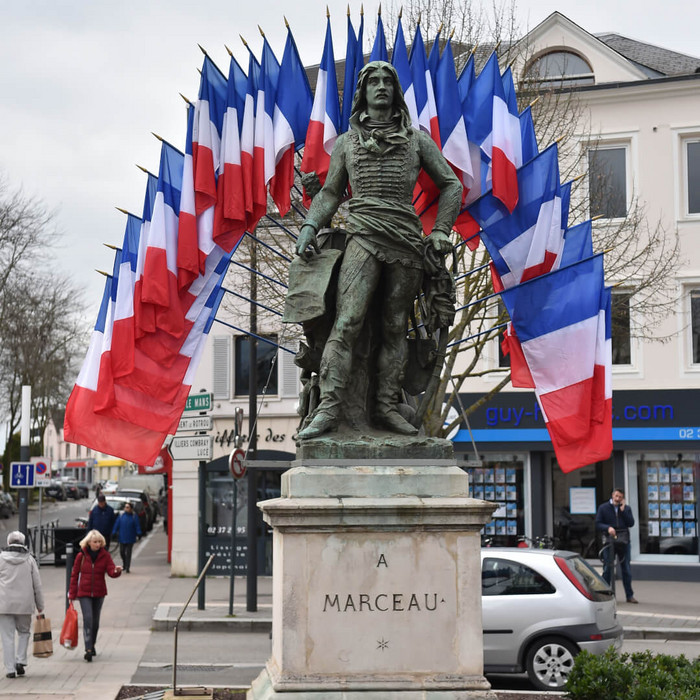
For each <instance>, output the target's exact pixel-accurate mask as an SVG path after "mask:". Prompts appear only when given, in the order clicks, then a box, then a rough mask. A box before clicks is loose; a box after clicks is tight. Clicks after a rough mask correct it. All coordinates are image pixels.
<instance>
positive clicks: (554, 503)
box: [454, 390, 700, 580]
mask: <svg viewBox="0 0 700 700" xmlns="http://www.w3.org/2000/svg"><path fill="white" fill-rule="evenodd" d="M478 398H480V397H479V396H478V395H475V394H465V395H463V396H462V401H463V404H464V405H465V406H468V405H470V404H471V403H472V402H473V401H475V400H477V399H478ZM469 423H470V427H471V433H470V431H469V430H467V429H466V426H463V427H462V429H461V430H460V431H459V432H458V433H457V435H456V436H455V437H454V444H455V451H456V454H457V456H458V459H460V461H462V463H463V464H464V466H465V469H466V470H467V471H468V472H469V473H470V475H471V477H472V478H471V485H470V490H471V493H472V495H473V496H475V497H477V498H485V499H486V500H494V501H496V502H497V503H499V508H498V510H497V511H496V512H495V514H494V518H493V520H492V521H491V522H490V523H489V524H488V525H487V526H486V527H485V528H484V538H488V540H489V543H490V544H491V545H492V546H513V545H516V544H517V543H518V540H519V538H521V537H523V536H527V537H535V536H538V535H545V534H547V535H551V536H553V537H554V538H555V541H556V545H557V546H558V547H562V548H566V549H572V550H574V551H578V552H580V553H582V554H583V555H584V556H586V557H587V558H591V559H595V558H596V557H597V552H598V548H599V541H598V540H597V538H596V532H595V512H596V510H597V507H598V506H599V505H600V504H601V503H602V502H604V501H605V500H607V499H608V498H609V497H610V493H611V492H612V489H613V488H614V487H618V486H619V487H622V488H624V489H625V492H626V495H627V502H628V503H629V504H630V506H631V507H632V510H633V513H634V515H635V518H636V526H635V527H634V528H633V530H632V533H631V534H632V562H633V573H634V575H635V576H637V577H638V578H643V577H646V578H652V577H653V578H671V577H672V578H676V579H685V580H700V558H699V556H698V523H697V496H698V487H699V485H700V404H699V402H698V392H697V391H695V390H666V391H618V392H615V393H614V395H613V441H614V451H613V454H612V455H611V457H610V459H608V460H607V461H605V462H599V463H597V464H593V465H590V466H587V467H583V468H581V469H577V470H575V471H574V472H571V473H570V474H564V473H563V472H562V471H561V470H560V469H559V466H558V465H557V462H556V457H555V455H554V452H553V450H552V446H551V442H550V441H549V437H548V434H547V430H546V428H545V426H544V421H543V419H542V415H541V412H540V411H539V408H538V406H537V403H536V401H535V397H534V394H532V393H531V392H517V393H516V392H501V393H500V394H498V395H497V396H495V397H494V398H493V399H492V400H491V401H490V402H488V403H487V404H485V405H484V406H482V407H480V408H479V409H478V410H477V411H476V412H475V413H474V414H472V415H471V416H470V417H469ZM472 438H473V440H474V443H475V446H476V454H475V452H474V446H473V445H472Z"/></svg>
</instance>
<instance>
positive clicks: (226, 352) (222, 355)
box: [212, 335, 231, 399]
mask: <svg viewBox="0 0 700 700" xmlns="http://www.w3.org/2000/svg"><path fill="white" fill-rule="evenodd" d="M213 340H214V346H213V353H214V358H213V359H214V361H213V363H212V365H213V372H214V376H213V377H212V386H213V387H214V398H215V399H228V398H231V336H230V335H217V336H214V338H213Z"/></svg>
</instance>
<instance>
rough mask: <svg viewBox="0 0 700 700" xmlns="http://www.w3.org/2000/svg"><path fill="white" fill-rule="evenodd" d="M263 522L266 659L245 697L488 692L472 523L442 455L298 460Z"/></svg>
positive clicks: (481, 514) (375, 697) (482, 518)
mask: <svg viewBox="0 0 700 700" xmlns="http://www.w3.org/2000/svg"><path fill="white" fill-rule="evenodd" d="M296 464H297V466H295V467H294V468H292V469H291V470H290V471H288V472H287V473H286V474H285V475H284V476H283V483H282V497H281V498H277V499H274V500H270V501H265V502H263V503H261V504H260V507H261V509H262V511H263V513H264V518H265V520H266V522H268V523H269V524H270V525H271V526H272V527H273V529H274V561H273V614H272V656H271V657H270V659H269V660H268V662H267V666H266V668H265V670H264V671H263V672H262V673H261V674H260V675H259V676H258V678H257V679H256V680H255V681H254V683H253V686H252V688H251V690H250V691H249V693H248V698H249V700H268V699H272V698H279V699H280V700H302V699H304V700H310V699H311V698H314V699H316V700H341V699H342V700H360V699H361V700H380V699H381V700H399V698H401V699H402V700H411V699H412V698H415V699H416V700H417V699H418V698H420V699H425V700H448V699H449V700H458V699H459V700H461V699H464V700H467V699H469V700H487V699H488V700H491V699H493V698H495V694H493V693H491V692H490V686H489V684H488V682H487V681H486V679H485V678H484V676H483V655H482V640H481V636H482V629H481V575H480V568H481V566H480V557H479V546H480V540H479V531H480V529H481V528H482V527H483V525H484V524H485V523H486V522H487V521H488V520H489V519H490V517H491V513H492V512H493V508H494V506H493V505H492V504H490V503H487V502H485V501H478V500H474V499H470V498H467V497H466V496H465V495H464V494H466V493H468V477H467V476H466V474H465V473H464V472H463V471H462V470H461V469H459V468H458V467H456V466H455V464H454V461H452V460H439V459H435V460H433V461H432V462H431V463H430V464H429V465H428V466H425V465H426V463H425V462H424V461H422V462H421V463H420V464H418V463H416V462H412V461H411V460H402V461H401V462H398V461H396V460H391V461H385V462H381V461H375V463H373V464H361V463H358V462H357V461H355V463H354V464H352V465H350V464H344V463H342V462H341V461H340V460H336V461H333V462H326V463H325V464H322V463H314V462H311V461H310V460H309V461H306V462H298V463H296Z"/></svg>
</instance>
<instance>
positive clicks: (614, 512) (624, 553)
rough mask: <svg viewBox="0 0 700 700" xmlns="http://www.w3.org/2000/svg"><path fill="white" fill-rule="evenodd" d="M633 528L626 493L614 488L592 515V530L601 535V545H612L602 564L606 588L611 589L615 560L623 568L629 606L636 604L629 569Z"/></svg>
mask: <svg viewBox="0 0 700 700" xmlns="http://www.w3.org/2000/svg"><path fill="white" fill-rule="evenodd" d="M633 525H634V515H633V514H632V510H631V508H630V507H629V506H628V505H627V504H626V503H625V492H624V491H623V490H622V489H618V488H616V489H613V492H612V496H611V497H610V500H609V501H608V502H607V503H603V504H602V505H601V506H600V507H599V508H598V513H597V514H596V516H595V528H596V531H597V532H600V533H601V534H602V536H603V544H608V543H610V542H611V543H612V547H608V549H607V551H606V556H605V561H604V562H603V578H604V579H605V580H606V582H607V583H608V585H609V586H612V582H613V577H614V576H615V557H616V556H617V558H618V559H619V561H620V568H621V569H622V585H623V586H624V588H625V595H626V596H627V602H628V603H638V602H639V601H638V600H637V599H636V598H635V597H634V591H633V590H632V569H631V567H630V551H631V549H630V530H629V529H630V528H631V527H632V526H633Z"/></svg>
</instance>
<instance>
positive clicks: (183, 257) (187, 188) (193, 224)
mask: <svg viewBox="0 0 700 700" xmlns="http://www.w3.org/2000/svg"><path fill="white" fill-rule="evenodd" d="M194 117H195V108H194V105H192V104H188V105H187V132H186V134H185V156H184V160H183V164H182V190H181V193H180V216H179V219H178V235H177V283H178V288H179V289H180V290H182V289H187V287H188V286H189V285H190V284H191V283H192V281H193V280H195V279H197V277H198V276H199V239H198V235H197V212H196V210H195V203H194V201H195V194H194V165H193V160H192V130H193V128H194ZM150 330H151V332H152V331H153V330H155V329H154V328H151V329H150Z"/></svg>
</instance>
